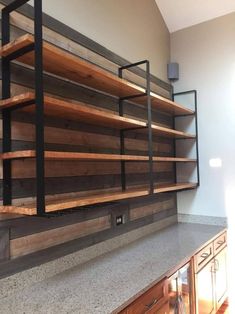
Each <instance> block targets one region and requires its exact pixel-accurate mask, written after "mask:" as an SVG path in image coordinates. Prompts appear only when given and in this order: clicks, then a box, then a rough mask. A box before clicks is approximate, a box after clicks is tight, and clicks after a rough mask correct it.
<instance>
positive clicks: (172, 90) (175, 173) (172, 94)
mask: <svg viewBox="0 0 235 314" xmlns="http://www.w3.org/2000/svg"><path fill="white" fill-rule="evenodd" d="M171 99H172V101H175V96H174V87H173V86H171ZM175 118H176V117H175V116H174V117H173V129H174V130H175V124H176V123H175V122H176V121H175ZM173 141H174V147H173V149H174V156H175V157H176V139H174V140H173ZM173 167H174V180H175V183H177V164H176V162H174V166H173Z"/></svg>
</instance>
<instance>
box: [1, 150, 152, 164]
mask: <svg viewBox="0 0 235 314" xmlns="http://www.w3.org/2000/svg"><path fill="white" fill-rule="evenodd" d="M35 157H36V152H35V150H22V151H15V152H9V153H3V154H2V155H1V158H2V159H3V160H6V159H21V158H35ZM45 159H46V160H50V159H51V160H80V161H82V160H83V161H104V160H106V161H120V160H125V161H148V160H149V157H148V156H134V155H114V154H96V153H74V152H57V151H45Z"/></svg>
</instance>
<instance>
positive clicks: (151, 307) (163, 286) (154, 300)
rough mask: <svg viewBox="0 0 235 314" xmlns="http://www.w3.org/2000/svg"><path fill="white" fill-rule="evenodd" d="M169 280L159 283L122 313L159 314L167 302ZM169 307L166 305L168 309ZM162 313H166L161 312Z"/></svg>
mask: <svg viewBox="0 0 235 314" xmlns="http://www.w3.org/2000/svg"><path fill="white" fill-rule="evenodd" d="M167 294H168V293H167V279H164V280H163V281H161V282H159V283H158V284H156V285H155V286H153V287H152V288H150V289H149V290H148V291H147V292H145V293H144V294H142V295H141V296H140V297H139V298H137V299H136V300H135V301H134V302H132V303H131V304H130V305H129V306H128V307H126V308H125V309H124V311H122V312H121V313H125V314H153V313H157V312H156V311H157V310H159V309H160V308H161V307H162V306H163V305H165V303H166V302H167ZM166 306H167V305H165V307H166ZM160 313H164V311H163V312H160Z"/></svg>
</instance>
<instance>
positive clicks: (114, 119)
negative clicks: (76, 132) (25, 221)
mask: <svg viewBox="0 0 235 314" xmlns="http://www.w3.org/2000/svg"><path fill="white" fill-rule="evenodd" d="M26 2H28V0H16V1H13V2H12V3H11V4H10V5H8V6H6V7H5V8H4V9H3V10H2V48H1V50H0V55H1V56H2V80H3V84H2V95H3V96H2V97H3V100H2V101H1V102H0V108H1V110H2V114H3V153H2V154H1V159H2V160H3V206H0V212H2V213H3V212H7V213H18V214H25V215H39V216H44V215H47V214H48V213H50V212H55V211H56V212H57V211H61V210H66V209H70V208H76V207H80V206H87V205H93V204H97V203H104V202H110V201H117V200H122V199H128V198H134V197H140V196H146V195H149V194H157V193H163V192H171V191H180V190H186V189H193V188H195V187H196V186H197V185H198V183H169V184H158V185H157V186H156V184H155V183H154V180H153V163H154V162H173V163H177V162H179V163H197V162H198V161H197V159H192V158H183V157H171V156H169V157H161V156H154V154H153V148H152V137H153V135H157V136H159V137H167V138H172V139H185V140H186V139H191V140H197V135H193V134H188V133H185V132H181V131H177V130H175V129H170V128H166V127H162V126H160V125H157V124H154V123H153V122H152V109H153V108H154V109H155V110H158V111H160V112H164V113H167V114H169V115H172V116H174V117H175V116H187V115H194V114H195V112H194V111H193V110H191V109H188V108H185V107H183V106H181V105H179V104H177V103H175V102H174V101H172V100H169V99H167V98H164V97H162V96H159V95H157V94H156V93H153V92H151V90H150V64H149V62H148V61H146V60H144V61H141V62H138V63H135V64H130V65H127V66H124V67H121V68H120V69H119V76H116V75H114V74H112V73H110V72H108V71H106V70H104V69H101V68H100V67H98V66H96V65H94V64H91V63H89V62H87V61H85V60H83V59H81V58H79V57H78V56H75V55H72V54H71V53H69V52H67V51H64V50H63V49H61V48H59V47H56V46H54V45H52V44H50V43H47V42H45V41H43V39H42V3H41V0H35V1H34V10H35V34H34V36H33V35H30V34H26V35H23V36H21V37H19V38H18V39H16V40H15V41H13V42H10V30H9V15H10V13H11V12H12V11H14V10H16V9H17V8H18V7H19V6H21V5H23V4H24V3H26ZM13 60H16V61H19V62H21V63H23V64H25V65H29V66H32V67H34V70H35V93H34V92H27V93H23V94H21V95H18V96H14V97H11V93H10V63H11V61H13ZM139 65H146V88H143V87H140V86H138V85H136V84H133V83H131V82H129V81H127V80H125V79H123V78H122V76H123V71H124V70H128V69H129V68H130V67H134V66H139ZM43 71H45V72H49V73H51V74H53V75H56V76H60V77H63V78H66V79H68V80H71V81H74V82H77V83H79V84H82V85H85V86H87V87H91V88H94V89H96V90H99V91H102V92H105V93H107V94H110V95H112V96H117V97H119V115H118V114H115V113H112V112H109V111H105V110H100V109H97V108H94V107H93V106H90V105H87V104H85V103H81V102H76V103H75V102H72V101H70V100H62V99H57V98H54V97H51V96H46V95H45V94H44V89H43ZM125 100H132V101H134V102H135V103H137V104H141V105H145V104H147V107H146V108H147V112H148V119H147V121H140V120H138V119H135V118H132V117H124V116H123V115H124V114H123V112H124V110H123V107H124V101H125ZM13 110H22V111H23V112H29V113H34V114H35V117H36V119H35V127H36V149H35V150H24V151H23V150H20V151H12V149H11V112H12V111H13ZM45 115H47V116H52V117H60V118H65V119H69V120H73V121H78V122H79V121H83V122H84V121H85V122H86V123H89V124H95V125H98V126H102V127H108V128H113V129H117V130H119V131H120V154H100V153H80V152H59V151H46V150H45V148H44V116H45ZM126 131H135V132H145V133H146V132H147V136H148V155H147V156H138V155H129V154H125V145H124V140H125V132H126ZM197 148H198V146H197ZM22 158H23V159H25V158H26V159H27V158H34V159H35V161H36V182H37V191H36V204H34V203H32V204H25V205H23V206H14V205H12V191H11V190H12V188H11V181H12V178H11V161H12V160H15V159H22ZM45 160H73V161H74V162H76V161H80V162H82V161H109V162H112V161H113V162H114V161H116V162H117V161H120V162H121V188H120V191H115V192H107V193H105V192H104V193H99V194H95V195H88V196H81V197H77V198H61V197H59V198H57V199H56V200H50V201H47V200H46V197H45V186H44V179H45V174H44V172H45V171H44V168H45V167H44V163H45ZM132 161H138V162H147V163H148V164H149V186H147V187H140V188H131V189H130V188H127V187H126V171H125V165H126V162H132ZM197 166H198V164H197Z"/></svg>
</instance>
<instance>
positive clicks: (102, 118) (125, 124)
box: [0, 92, 146, 129]
mask: <svg viewBox="0 0 235 314" xmlns="http://www.w3.org/2000/svg"><path fill="white" fill-rule="evenodd" d="M34 100H35V95H34V93H32V92H28V93H24V94H20V95H17V96H14V97H11V98H9V99H6V100H2V101H0V108H1V109H5V108H11V107H14V106H19V109H20V105H23V104H24V103H25V102H28V101H34ZM44 106H45V107H44V113H45V115H48V116H54V117H59V118H63V119H70V120H74V121H82V122H85V123H90V124H95V125H101V126H104V127H105V126H106V127H110V128H116V129H124V128H134V127H146V123H145V122H142V121H138V120H136V119H131V118H126V117H120V116H118V115H117V114H113V113H111V112H108V111H104V110H99V109H96V108H94V107H91V106H89V105H88V104H85V103H82V102H76V103H75V102H72V101H71V100H70V101H69V100H66V101H64V100H61V99H58V98H54V97H49V96H45V97H44ZM22 110H23V111H25V112H31V113H32V112H34V111H35V106H26V107H23V108H22Z"/></svg>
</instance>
